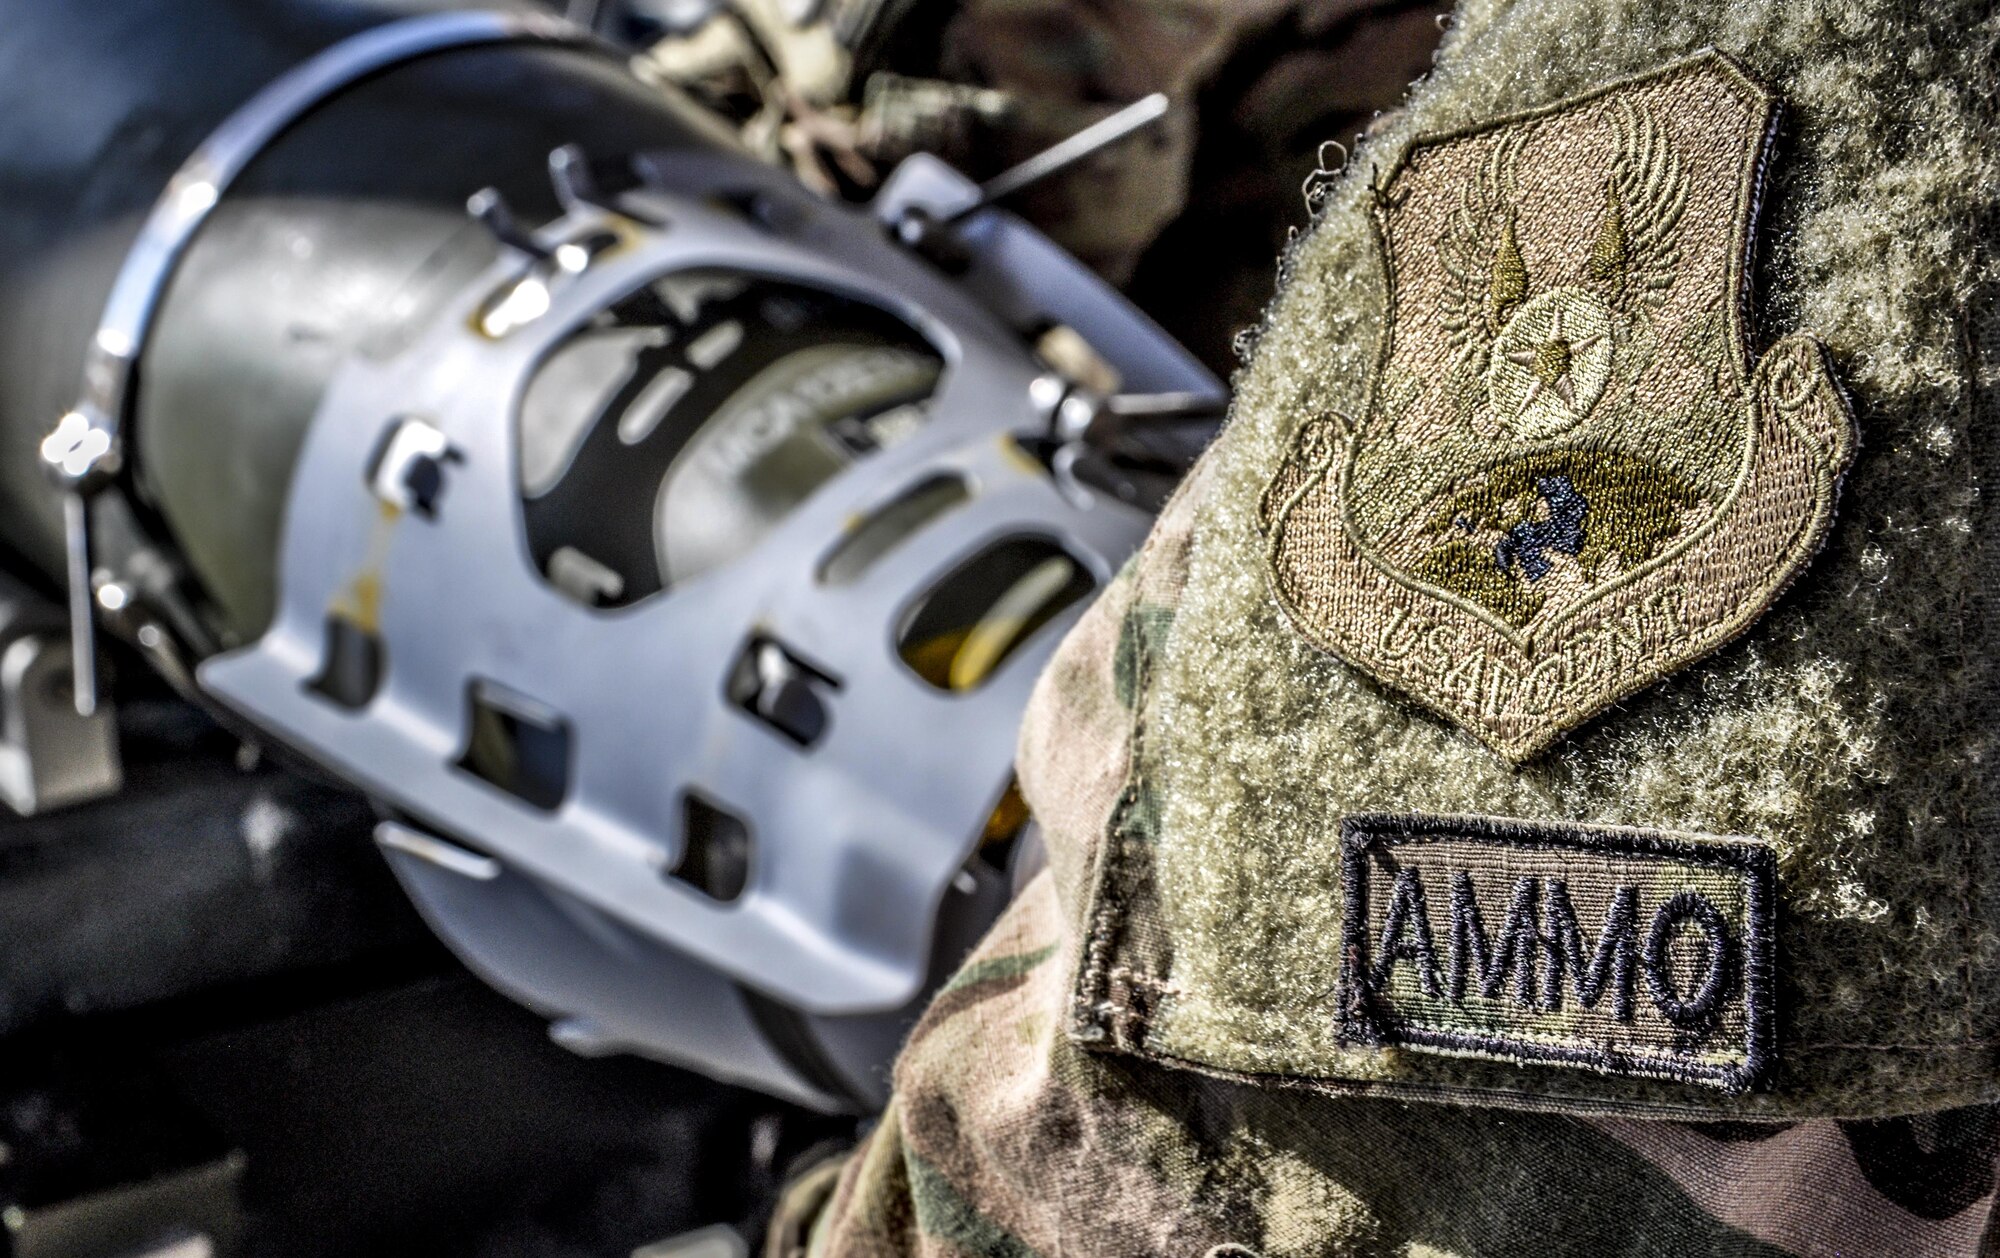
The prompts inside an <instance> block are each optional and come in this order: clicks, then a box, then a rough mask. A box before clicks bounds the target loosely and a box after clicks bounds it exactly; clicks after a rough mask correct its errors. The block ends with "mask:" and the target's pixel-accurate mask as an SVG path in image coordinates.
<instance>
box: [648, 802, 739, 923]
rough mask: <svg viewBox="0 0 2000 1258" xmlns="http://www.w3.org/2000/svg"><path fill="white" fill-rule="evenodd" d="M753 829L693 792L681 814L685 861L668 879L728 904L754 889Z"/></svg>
mask: <svg viewBox="0 0 2000 1258" xmlns="http://www.w3.org/2000/svg"><path fill="white" fill-rule="evenodd" d="M750 850H751V841H750V826H749V823H748V822H746V821H744V820H743V818H741V817H739V816H737V815H736V814H735V813H733V812H730V811H729V810H728V809H725V808H722V807H721V806H719V805H717V804H713V803H710V802H709V801H708V800H706V799H703V798H702V797H701V796H699V795H696V794H694V793H692V792H690V793H689V794H688V795H687V796H686V800H685V803H684V805H683V807H682V813H681V858H680V860H679V861H678V862H677V863H676V864H675V865H674V867H673V869H672V871H670V872H669V874H668V877H670V878H673V879H674V880H675V881H677V882H683V883H686V884H687V885H688V886H690V887H693V888H694V889H695V890H697V891H699V892H701V893H702V894H703V895H705V896H707V897H708V898H709V899H711V900H721V901H724V902H728V901H731V900H734V899H736V898H738V897H739V896H741V895H742V894H743V889H744V888H745V887H747V886H748V885H750Z"/></svg>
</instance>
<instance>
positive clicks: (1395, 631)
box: [1262, 53, 1855, 761]
mask: <svg viewBox="0 0 2000 1258" xmlns="http://www.w3.org/2000/svg"><path fill="white" fill-rule="evenodd" d="M1775 113H1776V110H1775V104H1774V101H1773V99H1772V98H1771V96H1770V95H1769V94H1768V93H1766V92H1765V91H1764V90H1763V89H1762V88H1760V87H1758V86H1757V85H1756V84H1755V83H1753V82H1751V81H1750V80H1749V79H1748V78H1747V77H1746V76H1745V75H1744V74H1743V72H1742V71H1741V70H1739V69H1738V68H1737V67H1736V66H1735V65H1734V64H1733V63H1732V62H1730V61H1729V60H1728V59H1727V58H1725V57H1723V56H1721V55H1720V54H1716V53H1706V54H1703V55H1700V56H1697V57H1695V58H1693V59H1690V60H1687V61H1683V62H1680V63H1677V64H1675V65H1673V66H1670V67H1668V68H1666V69H1664V70H1661V71H1658V72H1656V73H1653V74H1649V75H1646V76H1643V77H1640V78H1637V79H1631V80H1627V81H1624V82H1620V83H1616V84H1613V85H1611V86H1609V87H1606V88H1604V89H1602V90H1600V91H1597V92H1594V93H1592V94H1590V95H1587V96H1582V97H1577V98H1575V99H1572V100H1568V101H1564V102H1561V103H1559V104H1557V105H1554V106H1551V107H1549V108H1546V109H1541V110H1537V111H1535V112H1533V113H1528V114H1523V115H1519V116H1515V117H1511V118H1506V119H1503V120H1501V121H1498V122H1495V123H1492V124H1490V125H1486V126H1482V127H1479V128H1476V129H1473V130H1470V131H1466V132H1461V133H1457V134H1450V135H1442V136H1435V137H1429V138H1424V139H1420V140H1418V141H1416V142H1415V143H1413V144H1412V145H1411V146H1410V147H1409V149H1408V151H1407V152H1406V153H1405V154H1404V155H1403V157H1402V158H1401V160H1400V161H1399V162H1398V163H1397V164H1396V165H1395V166H1394V167H1393V168H1392V169H1390V170H1389V171H1387V172H1386V173H1385V174H1383V175H1381V176H1380V177H1378V178H1377V180H1376V182H1375V185H1374V188H1373V198H1374V216H1373V217H1374V223H1375V227H1376V232H1377V239H1378V243H1379V246H1380V253H1381V262H1382V268H1383V276H1384V279H1385V282H1386V288H1387V294H1388V300H1387V306H1386V308H1385V318H1384V330H1383V336H1382V344H1381V346H1380V349H1379V353H1378V356H1377V359H1376V364H1375V368H1374V374H1373V377H1372V379H1371V381H1370V383H1369V389H1368V403H1367V407H1366V410H1365V411H1364V413H1363V414H1362V415H1361V416H1360V417H1359V418H1358V419H1354V418H1350V417H1348V416H1343V415H1329V416H1326V417H1324V418H1321V419H1317V420H1314V421H1311V422H1308V423H1306V424H1305V425H1303V426H1302V427H1301V429H1300V431H1299V432H1298V433H1297V434H1296V435H1295V437H1294V439H1293V441H1292V444H1291V448H1290V450H1289V452H1288V453H1287V455H1286V457H1285V459H1284V461H1283V463H1282V464H1281V466H1280V467H1279V469H1278V471H1277V473H1276V474H1275V476H1274V477H1273V478H1272V481H1271V483H1270V485H1269V487H1268V488H1267V489H1266V491H1265V495H1264V500H1263V503H1262V523H1263V527H1264V530H1265V534H1266V538H1267V541H1268V545H1269V552H1268V555H1269V563H1270V575H1271V581H1272V588H1273V589H1274V591H1275V593H1276V595H1277V597H1278V600H1279V602H1280V603H1281V604H1282V606H1283V607H1284V608H1285V610H1286V612H1287V614H1288V616H1289V617H1290V619H1291V621H1292V622H1293V624H1294V625H1295V626H1297V627H1298V628H1299V629H1300V630H1301V631H1302V632H1304V633H1305V634H1306V635H1307V636H1308V637H1310V638H1311V639H1313V640H1314V641H1315V642H1317V643H1318V644H1319V645H1321V646H1322V647H1324V648H1325V649H1327V650H1329V651H1331V652H1333V653H1334V654H1336V655H1338V656H1339V657H1341V658H1342V659H1344V660H1346V661H1348V662H1349V663H1351V664H1353V665H1354V666H1355V667H1357V668H1360V669H1362V670H1364V671H1365V672H1367V673H1369V674H1370V675H1372V676H1374V677H1376V678H1377V679H1379V680H1381V681H1383V682H1385V683H1387V684H1389V685H1392V686H1395V687H1397V688H1399V689H1401V690H1403V691H1405V692H1407V693H1409V694H1410V695H1413V696H1414V697H1416V698H1417V699H1419V700H1421V701H1422V702H1423V703H1424V704H1426V705H1427V706H1429V707H1431V708H1433V709H1434V710H1436V711H1438V712H1439V713H1441V714H1443V715H1445V716H1446V717H1449V718H1450V719H1451V720H1452V721H1454V722H1456V723H1457V724H1458V725H1460V726H1461V727H1463V728H1464V729H1466V730H1468V731H1469V732H1471V733H1472V734H1473V735H1474V736H1476V737H1478V738H1479V739H1481V740H1482V741H1483V742H1485V743H1486V744H1487V745H1488V746H1490V747H1491V748H1493V750H1495V751H1496V752H1498V753H1500V754H1501V755H1503V756H1505V757H1507V758H1508V759H1510V760H1513V761H1520V760H1524V759H1526V758H1528V757H1529V756H1532V755H1534V754H1536V753H1537V752H1539V751H1541V750H1542V749H1544V748H1546V747H1547V746H1549V745H1550V744H1551V743H1552V742H1554V741H1555V740H1556V739H1558V738H1560V737H1561V736H1562V735H1563V734H1564V733H1566V732H1567V731H1569V730H1571V729H1574V728H1575V727H1576V726H1577V725H1579V724H1580V723H1582V722H1583V721H1585V720H1587V719H1589V718H1590V717H1591V716H1592V715H1594V714H1596V713H1597V712H1599V711H1601V710H1602V709H1604V708H1605V707H1606V706H1608V705H1609V704H1612V703H1614V702H1616V701H1617V700H1619V699H1621V698H1624V697H1625V696H1627V695H1630V694H1632V693H1634V692H1635V691H1638V690H1641V689H1643V688H1645V687H1647V686H1650V685H1652V684H1653V683H1654V682H1656V681H1658V680H1659V679H1661V678H1662V677H1664V676H1666V675H1667V674H1669V673H1671V672H1673V671H1674V670H1676V669H1678V668H1680V667H1682V666H1684V665H1686V664H1688V663H1690V662H1692V661H1694V660H1696V659H1698V658H1700V657H1701V656H1703V655H1706V654H1708V653H1709V652H1711V651H1714V650H1715V649H1716V648H1718V647H1720V646H1721V645H1723V644H1724V643H1726V642H1728V641H1729V640H1730V639H1732V638H1734V637H1735V636H1737V635H1738V634H1740V633H1741V632H1743V630H1744V629H1746V628H1747V627H1748V626H1749V625H1750V624H1751V623H1752V622H1753V621H1754V620H1756V619H1757V617H1758V616H1760V615H1761V614H1762V613H1763V612H1764V610H1765V609H1766V608H1768V607H1769V606H1770V604H1771V602H1772V600H1774V599H1775V598H1777V596H1778V595H1779V594H1780V593H1781V592H1782V591H1783V590H1784V588H1785V587H1786V586H1787V585H1788V584H1789V583H1790V582H1791V581H1792V579H1793V578H1794V577H1795V576H1797V574H1798V573H1799V571H1800V569H1801V568H1803V567H1804V565H1805V564H1806V563H1807V562H1808V561H1809V560H1810V559H1811V557H1812V556H1813V554H1814V553H1815V552H1816V551H1817V550H1818V549H1819V547H1820V545H1821V543H1822V542H1823V541H1824V540H1825V537H1826V534H1827V530H1828V528H1829V526H1830V525H1831V522H1832V517H1833V509H1834V502H1835V498H1836V496H1837V494H1838V490H1839V486H1840V480H1841V477H1842V476H1843V474H1844V473H1845V471H1846V469H1847V467H1848V464H1849V463H1850V461H1851V460H1852V458H1853V452H1854V445H1855V437H1854V426H1853V419H1852V417H1851V415H1850V414H1849V411H1848V407H1847V402H1846V398H1845V396H1844V395H1843V394H1842V392H1841V390H1840V388H1839V386H1838V385H1837V384H1836V383H1835V381H1834V379H1833V377H1832V375H1831V373H1830V370H1829V368H1828V365H1827V361H1826V357H1825V354H1824V351H1823V350H1822V349H1821V347H1820V345H1819V343H1818V341H1816V340H1815V339H1813V338H1812V337H1811V336H1809V335H1806V334H1803V333H1798V334H1793V335H1790V336H1786V337H1784V338H1783V339H1781V340H1779V341H1777V342H1776V343H1775V344H1774V345H1772V346H1771V347H1770V348H1769V349H1768V350H1766V351H1765V352H1764V354H1763V356H1762V357H1761V359H1758V360H1756V361H1755V362H1754V363H1753V361H1752V352H1751V340H1750V334H1749V329H1748V327H1747V326H1746V311H1745V307H1746V304H1747V277H1746V273H1745V272H1746V267H1747V264H1748V258H1749V252H1750V246H1751V241H1752V232H1753V226H1754V219H1755V215H1756V209H1757V200H1758V191H1759V187H1760V184H1761V182H1762V178H1763V174H1764V166H1765V162H1766V160H1767V154H1768V150H1769V147H1770V143H1771V138H1772V132H1773V129H1774V118H1775Z"/></svg>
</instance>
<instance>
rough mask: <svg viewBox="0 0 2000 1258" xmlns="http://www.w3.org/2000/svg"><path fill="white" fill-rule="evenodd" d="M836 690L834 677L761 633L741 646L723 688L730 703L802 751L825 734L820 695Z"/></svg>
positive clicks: (825, 714) (823, 704)
mask: <svg viewBox="0 0 2000 1258" xmlns="http://www.w3.org/2000/svg"><path fill="white" fill-rule="evenodd" d="M838 689H840V681H839V679H838V678H836V677H833V676H832V675H830V674H828V673H826V672H824V671H822V670H820V669H818V668H815V667H813V666H812V665H811V664H808V663H806V662H805V661H804V660H802V659H800V658H799V657H798V656H797V655H796V654H795V653H793V652H791V651H788V650H786V649H785V647H784V646H783V645H782V644H780V643H779V642H777V641H776V640H775V639H772V638H768V637H765V636H763V635H761V634H759V635H757V636H756V637H753V638H751V639H750V640H749V641H748V642H747V643H745V644H744V646H743V653H742V654H741V655H739V656H737V657H736V665H735V667H734V668H732V669H731V670H730V673H729V685H728V687H727V691H728V696H729V701H730V702H731V703H733V704H735V705H736V706H737V707H739V708H741V709H742V710H743V711H745V712H748V713H749V714H750V715H751V716H753V717H755V718H757V719H758V720H759V721H762V722H763V723H764V724H765V725H768V726H770V727H771V728H772V729H774V730H776V731H777V732H778V733H780V734H782V735H784V736H785V737H786V738H788V739H790V740H791V741H793V742H795V743H797V744H798V745H799V746H801V747H811V746H812V745H813V744H814V743H817V742H818V741H819V740H820V738H821V736H822V735H824V734H825V733H826V727H827V725H828V724H829V723H830V721H831V717H830V716H829V714H828V712H827V704H826V700H825V699H824V698H823V697H822V694H823V692H828V691H834V690H838Z"/></svg>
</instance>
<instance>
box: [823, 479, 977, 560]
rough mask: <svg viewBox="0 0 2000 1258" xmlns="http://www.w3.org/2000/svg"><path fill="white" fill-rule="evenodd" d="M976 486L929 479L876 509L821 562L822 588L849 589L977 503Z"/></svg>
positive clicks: (961, 481) (949, 480)
mask: <svg viewBox="0 0 2000 1258" xmlns="http://www.w3.org/2000/svg"><path fill="white" fill-rule="evenodd" d="M972 493H973V488H972V482H971V481H970V480H969V479H968V478H966V477H964V476H961V475H958V474H956V473H949V472H947V473H940V474H938V475H936V476H928V477H925V478H924V479H923V480H921V481H918V482H917V483H916V484H914V485H912V486H910V487H909V488H908V489H906V490H904V491H903V492H902V493H900V494H898V495H896V496H895V497H894V498H891V499H890V500H889V501H888V502H886V503H884V504H882V506H880V507H878V508H876V509H875V511H874V512H873V513H872V514H870V515H869V516H868V517H867V518H866V519H864V520H862V521H861V522H860V523H859V524H857V525H856V526H855V527H854V528H853V529H851V530H850V531H849V532H848V533H847V534H846V535H845V536H844V537H842V538H841V539H840V540H839V541H838V542H836V543H835V544H834V546H833V548H832V549H831V550H829V551H828V552H827V554H826V557H825V558H824V559H822V560H820V564H819V580H820V583H821V584H822V585H848V584H851V583H853V582H855V581H858V580H860V579H861V577H862V575H863V574H865V573H866V572H867V571H868V570H869V569H870V568H872V567H874V566H875V563H876V561H877V560H879V559H881V558H882V557H883V556H885V555H887V554H888V553H889V552H890V551H892V550H894V549H896V547H898V546H901V545H902V544H903V543H904V542H907V541H909V540H910V538H912V537H914V536H916V535H917V534H918V533H919V532H921V531H922V530H923V529H924V527H925V526H926V525H928V524H930V523H931V522H932V521H933V520H936V519H938V518H940V517H942V516H944V515H945V514H947V513H948V512H950V511H952V510H954V509H955V508H958V507H961V506H964V505H965V504H966V503H968V502H970V501H972Z"/></svg>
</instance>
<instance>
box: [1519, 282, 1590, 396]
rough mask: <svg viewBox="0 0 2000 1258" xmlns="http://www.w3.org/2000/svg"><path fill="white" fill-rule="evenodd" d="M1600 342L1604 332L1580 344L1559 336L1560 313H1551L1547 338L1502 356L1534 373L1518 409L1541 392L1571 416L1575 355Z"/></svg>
mask: <svg viewBox="0 0 2000 1258" xmlns="http://www.w3.org/2000/svg"><path fill="white" fill-rule="evenodd" d="M1603 339H1604V333H1602V332H1594V333H1592V334H1591V335H1589V336H1586V337H1584V338H1583V339H1582V340H1580V341H1571V340H1570V339H1569V338H1568V337H1566V336H1564V335H1563V312H1562V308H1561V307H1557V308H1556V310H1555V322H1554V324H1553V325H1552V326H1551V327H1550V329H1549V336H1548V339H1547V340H1545V341H1543V342H1542V343H1541V344H1540V345H1537V346H1534V347H1533V348H1531V349H1517V350H1513V351H1511V352H1509V353H1508V354H1507V355H1506V356H1505V357H1506V359H1507V361H1508V362H1510V363H1518V364H1520V365H1521V366H1523V367H1526V368H1529V369H1530V370H1532V371H1533V372H1534V373H1535V379H1534V383H1532V384H1530V385H1529V386H1528V392H1527V396H1525V397H1523V398H1522V399H1521V409H1522V410H1526V409H1528V408H1529V407H1530V406H1533V405H1534V404H1535V399H1537V398H1539V397H1541V395H1542V391H1543V390H1544V389H1547V390H1550V391H1551V392H1553V393H1554V394H1555V395H1556V396H1557V397H1559V398H1561V399H1562V401H1563V405H1564V406H1566V407H1568V408H1569V410H1570V411H1571V413H1575V411H1576V385H1575V384H1574V383H1573V382H1572V381H1571V379H1570V370H1571V368H1573V367H1574V366H1575V365H1576V356H1577V355H1578V354H1581V353H1583V352H1584V351H1585V350H1587V349H1589V348H1590V347H1591V346H1593V345H1595V344H1597V343H1598V342H1599V341H1601V340H1603Z"/></svg>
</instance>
